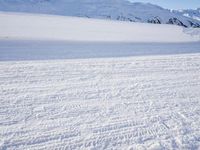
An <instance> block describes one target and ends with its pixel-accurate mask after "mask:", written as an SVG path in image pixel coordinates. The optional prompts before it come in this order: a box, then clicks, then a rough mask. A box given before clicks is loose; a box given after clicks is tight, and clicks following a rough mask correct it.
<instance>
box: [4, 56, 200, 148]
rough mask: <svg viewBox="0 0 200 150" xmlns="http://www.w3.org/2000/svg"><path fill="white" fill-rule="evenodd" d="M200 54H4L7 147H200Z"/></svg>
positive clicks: (5, 140) (5, 142)
mask: <svg viewBox="0 0 200 150" xmlns="http://www.w3.org/2000/svg"><path fill="white" fill-rule="evenodd" d="M199 60H200V54H190V55H189V54H187V55H173V56H148V57H144V56H143V57H131V58H107V59H105V58H104V59H100V58H99V59H85V60H80V59H77V60H57V61H55V60H49V61H18V62H16V61H14V62H12V61H8V62H6V61H5V62H0V85H1V89H0V100H1V105H0V118H1V119H0V149H3V150H5V149H6V150H7V149H8V150H9V149H10V150H13V149H18V150H22V149H29V150H31V149H81V150H82V149H138V150H142V149H154V150H155V149H156V150H157V149H191V150H195V149H199V148H200V128H199V127H200V101H199V100H200V91H199V89H200V61H199Z"/></svg>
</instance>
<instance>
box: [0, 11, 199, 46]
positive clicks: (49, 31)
mask: <svg viewBox="0 0 200 150" xmlns="http://www.w3.org/2000/svg"><path fill="white" fill-rule="evenodd" d="M0 20H1V23H0V29H3V30H0V38H1V39H35V40H65V41H106V42H190V41H199V40H200V37H199V34H196V35H195V34H194V35H193V33H198V32H189V31H190V30H192V31H193V30H195V31H196V30H197V31H199V29H187V33H186V32H185V31H186V29H184V28H182V27H179V26H173V25H155V24H145V23H130V22H119V21H108V20H100V19H88V18H79V17H65V16H53V15H39V14H23V13H5V12H3V13H0Z"/></svg>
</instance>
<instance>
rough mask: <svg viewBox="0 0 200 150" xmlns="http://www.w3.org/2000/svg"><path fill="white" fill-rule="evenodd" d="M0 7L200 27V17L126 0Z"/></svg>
mask: <svg viewBox="0 0 200 150" xmlns="http://www.w3.org/2000/svg"><path fill="white" fill-rule="evenodd" d="M0 10H1V11H17V12H31V13H46V14H56V15H66V16H81V17H88V18H103V19H112V20H123V21H131V22H149V23H157V24H160V23H163V24H166V23H167V24H177V25H180V26H184V27H191V26H192V27H200V21H198V20H195V19H192V18H188V17H185V16H183V15H182V14H177V13H173V12H171V11H170V10H167V9H163V8H161V7H159V6H156V5H152V4H149V3H148V4H144V3H131V2H129V1H126V0H59V1H58V0H0Z"/></svg>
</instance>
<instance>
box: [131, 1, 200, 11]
mask: <svg viewBox="0 0 200 150" xmlns="http://www.w3.org/2000/svg"><path fill="white" fill-rule="evenodd" d="M129 1H132V2H146V3H148V2H149V3H152V4H157V5H159V6H161V7H164V8H168V9H188V8H192V9H196V8H200V0H129Z"/></svg>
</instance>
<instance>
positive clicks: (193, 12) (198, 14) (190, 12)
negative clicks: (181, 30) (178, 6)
mask: <svg viewBox="0 0 200 150" xmlns="http://www.w3.org/2000/svg"><path fill="white" fill-rule="evenodd" d="M173 12H174V13H177V14H179V15H183V16H186V17H189V18H192V19H196V20H199V21H200V8H197V9H185V10H174V11H173Z"/></svg>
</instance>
